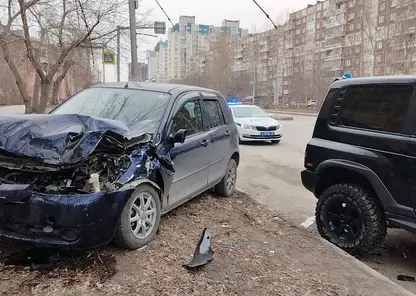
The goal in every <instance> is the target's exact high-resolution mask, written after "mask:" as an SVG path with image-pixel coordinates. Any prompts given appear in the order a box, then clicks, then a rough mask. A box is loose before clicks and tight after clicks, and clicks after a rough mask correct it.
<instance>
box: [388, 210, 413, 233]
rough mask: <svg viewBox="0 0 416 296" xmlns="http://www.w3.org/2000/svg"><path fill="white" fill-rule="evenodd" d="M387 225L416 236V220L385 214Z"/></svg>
mask: <svg viewBox="0 0 416 296" xmlns="http://www.w3.org/2000/svg"><path fill="white" fill-rule="evenodd" d="M386 217H387V221H388V225H389V227H391V228H402V229H406V230H407V231H410V232H412V233H415V234H416V218H411V217H407V216H403V215H398V214H394V213H391V212H386Z"/></svg>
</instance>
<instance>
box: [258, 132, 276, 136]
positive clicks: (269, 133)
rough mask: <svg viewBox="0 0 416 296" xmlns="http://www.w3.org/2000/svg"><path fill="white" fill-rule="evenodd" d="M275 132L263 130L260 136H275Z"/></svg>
mask: <svg viewBox="0 0 416 296" xmlns="http://www.w3.org/2000/svg"><path fill="white" fill-rule="evenodd" d="M273 135H274V132H261V133H260V136H273Z"/></svg>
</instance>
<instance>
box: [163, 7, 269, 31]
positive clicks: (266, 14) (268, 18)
mask: <svg viewBox="0 0 416 296" xmlns="http://www.w3.org/2000/svg"><path fill="white" fill-rule="evenodd" d="M156 2H157V1H156ZM253 2H254V3H256V5H257V6H258V7H259V8H260V9H261V11H263V13H264V14H265V15H266V17H267V18H268V19H269V20H270V22H271V23H272V24H273V26H274V28H275V29H277V26H276V24H275V23H274V22H273V21H272V19H271V18H270V16H269V15H268V14H267V12H266V11H264V9H263V8H262V7H261V6H260V5H259V4H258V3H257V1H256V0H253Z"/></svg>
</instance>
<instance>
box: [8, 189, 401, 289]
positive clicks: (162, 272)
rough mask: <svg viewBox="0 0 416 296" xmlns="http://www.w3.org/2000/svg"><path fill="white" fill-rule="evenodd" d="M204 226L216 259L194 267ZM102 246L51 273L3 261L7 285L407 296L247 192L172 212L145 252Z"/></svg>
mask: <svg viewBox="0 0 416 296" xmlns="http://www.w3.org/2000/svg"><path fill="white" fill-rule="evenodd" d="M204 227H208V229H209V230H210V232H211V234H212V249H213V251H214V260H213V261H212V262H211V263H210V264H208V265H207V266H205V267H204V268H203V269H201V270H199V271H197V272H189V271H187V270H186V269H184V268H183V266H182V265H183V264H184V263H187V262H188V261H189V260H190V259H191V257H192V255H193V252H194V249H195V246H196V244H197V242H198V239H199V237H200V235H201V233H202V230H203V229H204ZM3 252H4V253H3ZM94 252H95V253H94ZM94 252H92V253H93V254H92V255H90V257H92V256H93V257H92V258H93V259H91V260H89V259H88V258H90V257H88V255H89V253H82V254H73V257H71V256H69V258H70V259H69V260H66V261H65V262H66V264H64V265H62V266H55V268H54V269H53V270H51V271H48V272H44V271H41V270H37V271H30V270H28V268H27V267H26V269H25V268H20V269H19V268H16V267H12V268H11V267H7V268H6V267H5V266H4V264H3V266H1V276H0V279H1V284H0V285H1V289H0V291H1V293H2V294H3V295H73V296H75V295H133V294H134V295H252V294H253V293H255V294H256V295H373V294H374V286H378V287H379V288H380V289H379V292H378V294H379V295H400V294H398V293H395V292H394V291H393V290H392V289H391V288H390V289H388V288H385V287H383V289H382V288H381V286H380V283H378V282H376V281H375V280H374V279H373V278H369V277H366V278H363V274H362V271H360V270H356V269H357V268H356V267H354V266H352V265H351V264H350V262H348V260H346V259H345V258H344V257H341V256H338V255H336V254H335V253H334V252H333V251H332V249H330V248H328V247H327V246H324V245H322V244H321V243H320V242H318V241H317V240H316V239H315V238H314V237H312V236H311V235H309V234H308V233H306V232H304V231H302V230H300V229H297V228H295V227H292V226H291V225H290V224H288V223H287V222H285V221H283V220H282V219H280V218H279V217H277V216H276V215H274V214H273V213H271V212H269V211H267V210H265V209H264V208H263V207H262V206H260V205H258V204H257V203H255V202H254V201H253V200H252V199H250V198H247V196H245V195H244V194H238V195H235V196H232V197H230V198H216V197H213V196H211V195H210V194H204V195H202V196H200V197H197V198H196V199H194V200H193V201H191V202H189V203H188V204H186V205H184V206H183V207H181V208H179V209H177V210H175V211H173V212H172V213H170V214H168V215H166V216H164V217H163V218H162V224H161V228H160V232H159V235H158V236H157V238H156V239H155V240H154V241H153V242H152V243H151V244H150V245H149V246H148V247H147V248H144V249H142V250H137V251H124V250H118V249H112V248H110V247H107V248H104V249H100V250H96V251H94ZM90 253H91V252H90ZM1 254H2V256H1V257H0V259H1V260H2V262H5V259H6V258H10V250H9V251H7V250H4V251H3V250H2V252H1ZM3 254H4V255H3ZM97 254H99V256H98V255H97ZM60 256H62V255H60ZM64 258H67V257H65V256H64ZM114 258H116V259H117V266H116V267H117V273H115V274H114V272H115V270H114V269H113V268H112V267H114V265H115V264H114V261H113V260H114ZM81 262H82V263H81ZM21 265H22V264H21ZM23 265H24V264H23ZM26 265H27V264H26ZM354 269H355V270H354ZM103 270H104V271H105V270H107V272H104V275H103V273H102V272H103ZM357 283H360V285H359V286H358V285H357ZM389 287H390V286H389ZM383 293H384V294H383Z"/></svg>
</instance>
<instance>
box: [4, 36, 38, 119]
mask: <svg viewBox="0 0 416 296" xmlns="http://www.w3.org/2000/svg"><path fill="white" fill-rule="evenodd" d="M2 39H3V40H4V38H2ZM1 49H2V50H3V58H4V60H5V61H6V63H7V65H8V66H9V68H10V70H11V71H12V73H13V76H14V78H15V80H16V85H17V88H18V89H19V92H20V95H21V96H22V99H23V103H24V104H25V113H26V114H29V113H32V112H33V110H32V101H31V100H30V97H29V94H28V92H27V89H26V84H25V83H24V82H23V79H22V77H21V76H20V74H19V70H18V69H17V67H16V65H15V63H14V61H13V59H12V58H11V57H10V52H9V47H8V46H7V44H6V43H3V44H1Z"/></svg>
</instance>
